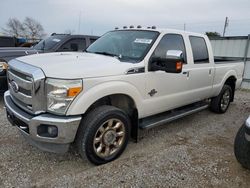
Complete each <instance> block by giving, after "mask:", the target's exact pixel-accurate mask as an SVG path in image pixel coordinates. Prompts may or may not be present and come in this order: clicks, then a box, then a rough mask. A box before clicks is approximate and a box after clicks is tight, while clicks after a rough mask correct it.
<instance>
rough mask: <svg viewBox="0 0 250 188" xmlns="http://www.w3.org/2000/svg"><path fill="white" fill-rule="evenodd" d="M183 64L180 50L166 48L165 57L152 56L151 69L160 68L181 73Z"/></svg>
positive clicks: (156, 69)
mask: <svg viewBox="0 0 250 188" xmlns="http://www.w3.org/2000/svg"><path fill="white" fill-rule="evenodd" d="M182 65H183V55H182V51H180V50H168V51H167V53H166V57H165V58H162V57H152V58H151V68H150V70H151V71H158V70H162V71H165V72H168V73H181V72H182Z"/></svg>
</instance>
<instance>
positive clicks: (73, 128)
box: [4, 91, 81, 153]
mask: <svg viewBox="0 0 250 188" xmlns="http://www.w3.org/2000/svg"><path fill="white" fill-rule="evenodd" d="M4 103H5V107H6V112H7V118H8V120H9V121H10V123H11V124H12V125H14V126H16V127H17V128H18V129H19V131H20V132H21V133H22V135H23V136H24V137H25V138H26V140H27V141H28V142H29V143H30V144H31V145H34V146H36V147H38V148H39V149H41V150H44V151H49V152H54V153H64V152H66V151H67V150H68V148H69V145H70V143H72V142H73V141H74V139H75V136H76V132H77V129H78V126H79V124H80V121H81V116H56V115H52V114H49V113H46V114H41V115H37V116H33V115H30V114H28V113H26V112H25V111H23V110H22V109H20V108H19V107H17V106H16V105H15V104H14V103H13V101H12V99H11V96H10V94H9V91H6V92H5V94H4ZM40 125H53V126H56V127H57V130H58V134H57V136H56V137H55V138H51V137H45V136H39V135H38V127H39V126H40Z"/></svg>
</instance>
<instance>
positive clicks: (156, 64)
mask: <svg viewBox="0 0 250 188" xmlns="http://www.w3.org/2000/svg"><path fill="white" fill-rule="evenodd" d="M243 68H244V63H243V62H239V61H238V62H236V61H235V62H234V61H230V62H229V61H221V60H218V61H217V60H215V59H214V57H213V53H212V48H211V45H210V42H209V39H208V38H207V36H205V35H202V34H197V33H191V32H184V31H177V30H168V29H156V28H147V29H144V28H140V27H138V28H126V29H117V30H114V31H110V32H108V33H106V34H104V35H103V36H102V37H101V38H99V39H98V40H97V41H96V42H94V43H93V44H92V45H91V46H90V47H88V48H87V50H86V51H85V52H62V53H49V54H38V55H31V56H26V57H20V58H17V59H14V60H11V61H10V62H9V67H8V84H9V90H8V91H7V92H5V95H4V101H5V106H6V111H7V117H8V120H9V121H10V122H11V123H12V124H13V125H14V126H16V127H17V128H18V129H19V130H20V132H21V133H22V134H23V136H24V137H25V138H26V139H27V140H28V142H30V143H31V144H32V145H35V146H37V147H38V148H40V149H42V150H45V151H51V152H66V151H67V150H68V147H69V145H70V144H72V143H73V142H74V143H75V144H76V146H77V148H78V150H79V153H80V154H81V156H82V157H85V156H86V157H87V158H88V159H89V160H90V161H91V162H92V163H94V164H104V163H107V162H109V161H112V160H114V159H116V158H117V157H119V156H120V155H121V153H122V152H123V151H124V149H125V148H126V145H127V143H128V140H129V138H131V137H132V138H133V139H135V140H137V139H138V130H140V129H145V128H151V127H154V126H157V125H162V124H166V123H167V122H170V121H173V120H175V119H178V118H181V117H183V116H186V115H189V114H192V113H194V112H197V111H200V110H203V109H205V108H207V107H209V106H210V108H211V110H212V111H214V112H216V113H224V112H226V110H227V108H228V106H229V104H230V102H232V101H233V100H234V91H235V89H237V88H239V86H240V84H241V82H242V75H243Z"/></svg>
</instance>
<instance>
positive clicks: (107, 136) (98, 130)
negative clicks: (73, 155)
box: [76, 106, 130, 165]
mask: <svg viewBox="0 0 250 188" xmlns="http://www.w3.org/2000/svg"><path fill="white" fill-rule="evenodd" d="M129 132H130V120H129V117H128V116H127V114H126V113H125V112H124V111H122V110H120V109H118V108H116V107H113V106H101V107H97V108H96V109H94V110H93V111H91V112H90V113H89V114H87V116H86V117H85V118H84V120H83V122H82V123H81V125H80V129H79V130H78V133H77V140H76V144H77V147H78V151H79V153H80V154H81V156H82V157H83V158H84V157H85V156H86V157H87V158H88V159H89V160H90V161H91V162H92V163H94V164H96V165H100V164H104V163H107V162H110V161H112V160H115V159H116V158H118V157H119V156H120V155H121V154H122V152H123V151H124V150H125V148H126V146H127V143H128V140H129V135H130V134H129Z"/></svg>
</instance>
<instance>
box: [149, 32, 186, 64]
mask: <svg viewBox="0 0 250 188" xmlns="http://www.w3.org/2000/svg"><path fill="white" fill-rule="evenodd" d="M168 50H181V51H182V52H183V57H184V62H185V63H186V49H185V44H184V40H183V38H182V36H181V35H178V34H166V35H165V36H164V37H163V38H162V39H161V41H160V43H159V44H158V46H157V47H156V49H155V51H154V54H153V56H154V57H159V58H166V52H167V51H168Z"/></svg>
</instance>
